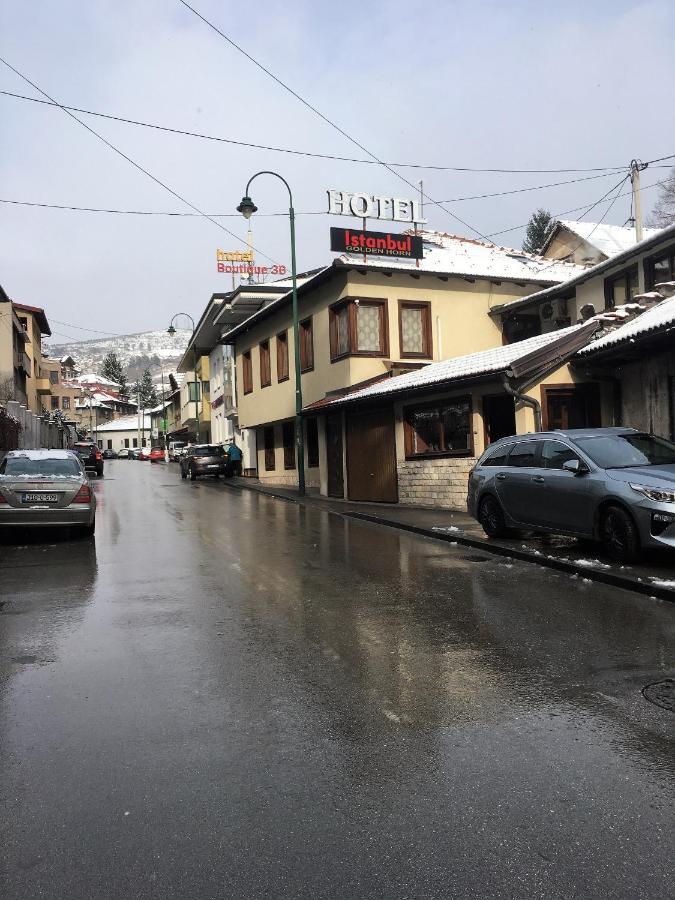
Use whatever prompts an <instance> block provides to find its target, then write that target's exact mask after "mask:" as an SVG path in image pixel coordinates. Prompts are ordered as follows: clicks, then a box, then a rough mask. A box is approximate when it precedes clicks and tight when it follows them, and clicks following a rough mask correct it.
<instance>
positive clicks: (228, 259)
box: [216, 250, 286, 275]
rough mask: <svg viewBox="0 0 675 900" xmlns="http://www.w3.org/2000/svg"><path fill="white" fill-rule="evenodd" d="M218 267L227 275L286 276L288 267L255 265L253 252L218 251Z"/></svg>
mask: <svg viewBox="0 0 675 900" xmlns="http://www.w3.org/2000/svg"><path fill="white" fill-rule="evenodd" d="M216 267H217V270H218V271H219V272H223V273H225V274H227V275H230V274H232V275H285V274H286V266H284V265H280V264H277V263H275V264H274V265H272V266H256V265H254V264H253V250H216Z"/></svg>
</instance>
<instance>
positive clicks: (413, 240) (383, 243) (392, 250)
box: [330, 228, 424, 259]
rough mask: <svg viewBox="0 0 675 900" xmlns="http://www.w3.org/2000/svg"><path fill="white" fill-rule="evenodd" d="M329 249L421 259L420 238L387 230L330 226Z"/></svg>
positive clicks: (341, 251)
mask: <svg viewBox="0 0 675 900" xmlns="http://www.w3.org/2000/svg"><path fill="white" fill-rule="evenodd" d="M330 249H331V250H334V251H337V252H338V253H370V254H371V255H373V256H398V257H404V258H406V259H423V257H424V249H423V246H422V238H421V237H420V236H419V235H415V234H392V233H391V232H388V231H353V230H352V229H351V228H331V230H330Z"/></svg>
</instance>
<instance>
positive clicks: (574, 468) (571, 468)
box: [562, 459, 589, 475]
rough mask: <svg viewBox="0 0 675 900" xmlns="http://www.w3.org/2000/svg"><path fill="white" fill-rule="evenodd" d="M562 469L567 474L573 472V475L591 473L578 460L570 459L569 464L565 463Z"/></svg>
mask: <svg viewBox="0 0 675 900" xmlns="http://www.w3.org/2000/svg"><path fill="white" fill-rule="evenodd" d="M562 467H563V469H564V470H565V472H571V473H572V475H586V473H587V472H589V468H588V466H587V465H586V464H585V463H582V462H581V460H578V459H568V460H567V462H564V463H563V466H562Z"/></svg>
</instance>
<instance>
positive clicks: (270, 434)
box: [263, 427, 274, 472]
mask: <svg viewBox="0 0 675 900" xmlns="http://www.w3.org/2000/svg"><path fill="white" fill-rule="evenodd" d="M263 445H264V447H265V471H266V472H273V471H274V428H271V427H270V428H265V429H263Z"/></svg>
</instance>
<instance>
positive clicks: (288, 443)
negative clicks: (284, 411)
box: [282, 422, 295, 469]
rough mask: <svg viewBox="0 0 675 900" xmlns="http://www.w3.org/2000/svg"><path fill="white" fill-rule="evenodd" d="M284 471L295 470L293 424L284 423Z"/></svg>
mask: <svg viewBox="0 0 675 900" xmlns="http://www.w3.org/2000/svg"><path fill="white" fill-rule="evenodd" d="M282 431H283V438H284V469H294V468H295V422H284V424H283V426H282Z"/></svg>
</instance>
